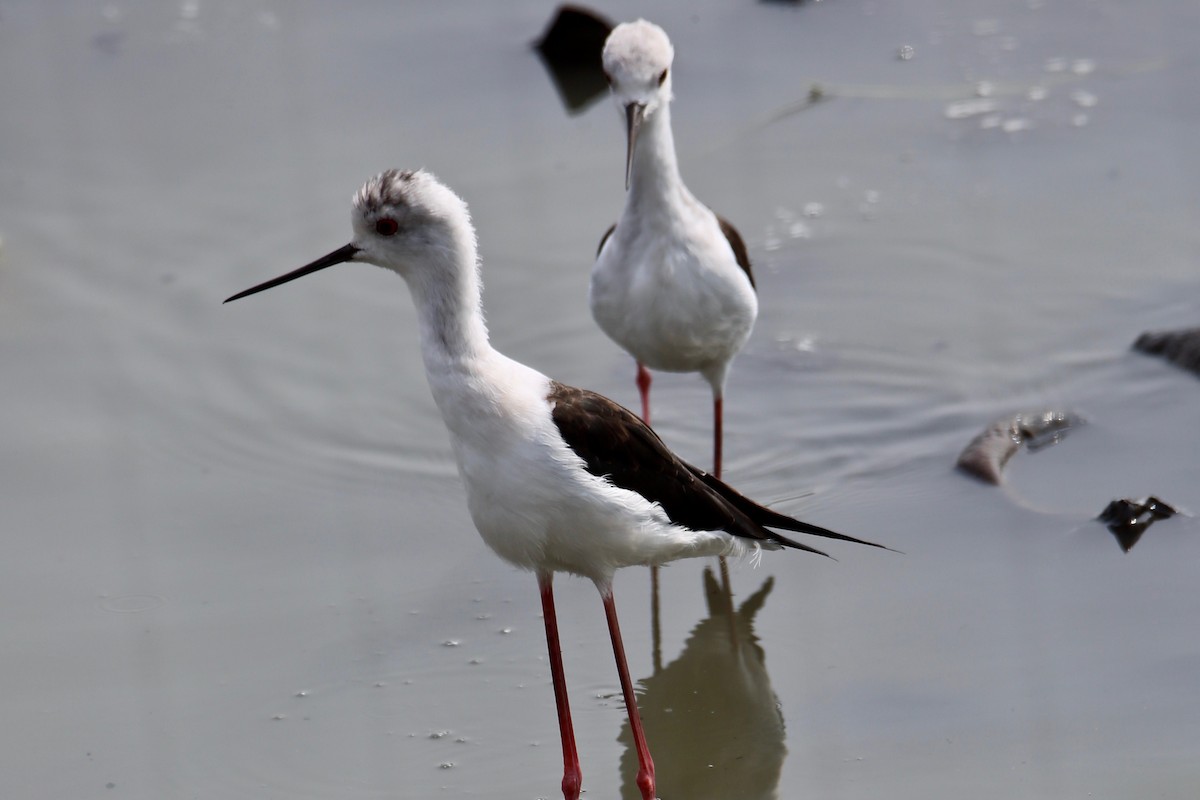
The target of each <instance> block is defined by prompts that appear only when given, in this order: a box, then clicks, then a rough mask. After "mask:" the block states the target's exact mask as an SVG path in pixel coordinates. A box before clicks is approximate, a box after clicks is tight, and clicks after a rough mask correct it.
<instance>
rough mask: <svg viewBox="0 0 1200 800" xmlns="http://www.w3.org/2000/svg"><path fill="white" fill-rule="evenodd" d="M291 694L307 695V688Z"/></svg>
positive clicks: (295, 695)
mask: <svg viewBox="0 0 1200 800" xmlns="http://www.w3.org/2000/svg"><path fill="white" fill-rule="evenodd" d="M292 696H293V697H308V690H307V689H301V690H300V691H298V692H296V693H295V694H294V695H292Z"/></svg>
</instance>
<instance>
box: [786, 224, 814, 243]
mask: <svg viewBox="0 0 1200 800" xmlns="http://www.w3.org/2000/svg"><path fill="white" fill-rule="evenodd" d="M788 236H790V237H792V238H793V239H811V238H812V230H811V229H810V228H809V227H808V226H807V225H805V224H804V223H803V222H801V221H800V220H796V221H795V222H793V223H792V224H791V225H789V226H788Z"/></svg>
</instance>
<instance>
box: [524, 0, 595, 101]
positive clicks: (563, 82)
mask: <svg viewBox="0 0 1200 800" xmlns="http://www.w3.org/2000/svg"><path fill="white" fill-rule="evenodd" d="M612 29H613V25H612V23H611V22H609V21H608V20H606V19H605V18H604V17H602V16H600V15H599V14H597V13H596V12H594V11H592V10H590V9H587V8H584V7H582V6H573V5H562V6H559V7H558V12H557V13H556V14H555V16H554V19H553V20H552V21H551V22H550V25H549V26H548V27H547V28H546V32H545V33H543V34H542V37H541V38H540V39H538V40H537V41H536V42H534V43H533V48H534V49H535V50H537V51H538V55H539V56H541V59H542V63H543V64H545V65H546V70H547V71H548V72H549V73H550V78H551V80H552V81H553V82H554V87H555V89H557V90H558V96H559V98H560V99H561V100H562V102H563V105H564V106H566V107H567V111H568V112H570V113H572V114H577V113H579V112H580V111H582V110H583V109H584V108H586V107H587V106H588V105H590V104H591V103H592V102H593V101H594V100H595V99H596V98H598V97H600V96H601V95H602V94H604V93H605V92H606V91H607V90H608V80H607V79H606V78H605V77H604V67H603V64H602V63H601V53H602V52H603V51H604V41H605V40H606V39H607V38H608V34H609V33H611V32H612Z"/></svg>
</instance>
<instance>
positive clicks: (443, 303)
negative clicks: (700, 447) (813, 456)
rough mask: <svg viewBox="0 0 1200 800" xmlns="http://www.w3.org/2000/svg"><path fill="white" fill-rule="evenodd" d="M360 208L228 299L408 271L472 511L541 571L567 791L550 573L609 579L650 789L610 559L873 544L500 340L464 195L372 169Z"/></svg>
mask: <svg viewBox="0 0 1200 800" xmlns="http://www.w3.org/2000/svg"><path fill="white" fill-rule="evenodd" d="M352 222H353V227H354V238H353V240H352V241H351V242H350V244H347V245H345V246H344V247H342V248H340V249H338V250H335V251H333V252H332V253H329V254H328V255H326V256H324V257H322V258H319V259H317V260H316V261H314V262H312V263H311V264H308V265H307V266H304V267H301V268H300V269H297V270H294V271H293V272H289V273H287V274H286V275H283V276H281V277H278V278H275V279H274V280H270V281H267V282H265V283H261V284H259V285H257V286H255V287H253V288H251V289H247V290H246V291H244V292H240V293H238V294H236V295H234V296H233V297H230V298H229V300H236V299H238V298H241V297H245V296H247V295H250V294H254V293H255V292H260V291H262V290H264V289H269V288H271V287H273V286H278V285H280V284H282V283H286V282H288V281H291V280H294V279H296V278H299V277H301V276H302V275H307V274H309V273H312V272H316V271H317V270H320V269H324V268H326V267H330V266H333V265H334V264H339V263H342V262H347V261H362V262H366V263H370V264H376V265H378V266H381V267H385V268H387V269H390V270H392V271H394V272H396V273H398V274H399V275H400V276H401V277H402V278H404V279H405V281H406V282H407V284H408V287H409V290H410V291H411V293H412V295H413V301H414V304H415V306H416V310H417V318H418V321H419V328H420V342H421V353H422V356H423V358H424V362H425V371H426V375H427V377H428V380H429V386H430V389H431V390H432V393H433V397H434V400H435V402H436V403H437V405H438V408H439V410H440V411H441V414H442V418H443V420H445V423H446V427H447V428H448V429H449V431H450V439H451V442H452V444H453V448H454V454H455V457H456V460H457V462H458V469H459V473H460V474H461V476H462V479H463V483H464V484H465V485H466V489H467V504H468V507H469V509H470V512H471V518H472V519H473V520H474V522H475V526H476V527H477V528H478V529H479V532H480V534H481V535H482V536H483V539H484V541H485V542H487V544H488V545H489V546H490V547H491V548H492V549H493V550H494V551H495V552H496V553H497V554H498V555H499V556H500V557H501V558H504V559H505V560H507V561H509V562H510V563H512V564H515V565H516V566H518V567H521V568H524V569H528V570H530V571H532V572H533V573H535V574H536V575H537V580H538V585H539V587H540V589H541V599H542V607H543V611H544V617H545V624H546V640H547V646H548V648H549V652H550V666H551V673H552V678H553V683H554V695H555V701H556V704H557V708H558V720H559V727H560V732H561V735H562V746H563V763H564V768H563V773H564V774H563V783H562V786H563V794H564V796H565V797H566V798H567V800H575V798H578V797H579V791H580V782H581V773H580V770H579V757H578V755H577V753H576V748H575V737H574V732H573V728H572V725H571V712H570V707H569V704H568V702H567V689H566V679H565V677H564V674H563V665H562V654H561V648H560V646H559V638H558V626H557V621H556V617H555V609H554V595H553V589H552V583H551V581H552V577H553V575H554V573H555V572H569V573H573V574H575V575H580V576H583V577H586V578H591V579H592V581H593V582H594V583H595V584H596V587H597V588H598V589H599V591H600V596H601V598H602V600H603V603H604V611H605V615H606V617H607V619H608V627H609V633H610V635H611V638H612V645H613V654H614V656H615V658H616V662H617V670H618V673H619V675H620V680H621V691H622V693H623V694H624V699H625V705H626V708H627V710H628V713H629V722H630V728H631V730H632V732H633V737H634V741H635V743H636V749H637V753H638V760H639V765H640V766H639V771H638V786H639V787H640V788H641V791H642V795H643V797H644V798H646V799H647V800H650V799H651V798H653V797H654V764H653V761H652V760H651V758H650V751H649V749H648V748H647V746H646V741H645V736H644V735H643V733H642V726H641V722H640V719H639V715H638V708H637V699H636V697H635V695H634V690H633V683H632V681H631V679H630V677H629V668H628V666H627V665H626V661H625V653H624V646H623V645H622V643H621V633H620V629H619V627H618V624H617V612H616V606H615V605H614V602H613V593H612V577H613V573H614V571H615V570H617V569H618V568H620V567H627V566H632V565H638V564H659V563H663V562H666V561H670V560H673V559H678V558H685V557H689V556H712V555H730V556H740V555H751V556H757V554H758V553H759V552H760V550H762V549H768V550H774V549H778V548H780V547H784V546H787V547H796V548H799V549H801V550H808V551H810V552H820V551H817V550H814V549H813V548H811V547H809V546H807V545H804V544H801V543H799V542H796V541H793V540H792V539H789V538H787V537H785V536H783V535H781V534H779V533H776V532H774V531H772V530H769V529H768V526H769V527H774V528H782V529H784V530H789V531H798V532H801V533H808V534H814V535H816V536H824V537H828V538H834V539H842V540H846V541H851V542H857V543H859V544H870V543H869V542H863V541H861V540H859V539H854V538H853V537H850V536H845V535H843V534H839V533H834V532H833V531H829V530H826V529H825V528H821V527H818V526H816V525H810V524H808V523H805V522H801V521H799V520H795V519H792V518H791V517H787V516H784V515H783V514H779V513H777V512H774V511H771V510H769V509H767V508H764V507H762V506H760V505H758V504H756V503H754V502H753V501H751V500H749V499H747V498H746V497H744V496H742V495H741V494H739V493H738V492H736V491H735V490H733V489H732V488H730V487H729V486H727V485H725V484H724V483H722V482H721V481H720V480H718V479H717V478H716V477H714V476H712V475H709V474H707V473H705V472H703V471H701V470H699V469H696V468H695V467H692V466H689V465H688V464H685V463H684V462H683V461H681V460H680V459H679V458H677V457H676V456H675V455H674V454H672V453H671V451H670V450H668V449H667V447H666V446H665V445H664V444H663V443H662V441H661V440H660V439H659V438H658V436H656V435H655V434H654V432H653V431H651V430H650V428H649V427H647V426H646V425H645V424H644V423H643V422H642V421H641V420H640V419H638V418H637V416H636V415H634V414H633V413H632V412H630V411H627V410H626V409H624V408H622V407H621V406H619V405H617V404H616V403H614V402H612V401H611V400H608V399H606V398H604V397H601V396H600V395H598V394H594V393H592V392H589V391H586V390H583V389H576V388H573V387H570V386H565V385H563V384H561V383H558V382H556V381H553V380H551V379H550V378H547V377H546V376H545V375H542V374H541V373H539V372H537V371H535V370H533V369H531V368H529V367H527V366H525V365H523V364H520V363H518V362H516V361H513V360H512V359H510V358H507V357H506V356H504V355H502V354H501V353H499V352H498V351H496V350H495V349H494V348H493V347H492V346H491V344H490V343H489V341H488V334H487V328H486V327H485V325H484V321H483V313H482V308H481V283H480V277H479V266H478V256H477V249H476V241H475V230H474V228H473V227H472V225H471V219H470V216H469V214H468V211H467V206H466V204H465V203H464V202H463V201H462V200H461V199H459V197H458V196H457V195H456V194H454V192H452V191H451V190H450V189H449V188H447V187H446V186H445V185H443V184H442V183H440V182H439V181H438V180H437V179H436V178H434V177H433V175H431V174H429V173H428V172H424V171H415V172H401V171H397V170H389V171H387V172H384V173H382V174H380V175H378V176H376V177H375V178H372V179H371V180H369V181H368V182H367V183H366V184H365V185H364V186H363V187H362V188H361V189H360V190H359V191H358V193H357V194H356V195H355V197H354V209H353V214H352ZM229 300H227V301H226V302H229ZM875 546H878V545H875Z"/></svg>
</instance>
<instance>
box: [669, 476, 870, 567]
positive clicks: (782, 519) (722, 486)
mask: <svg viewBox="0 0 1200 800" xmlns="http://www.w3.org/2000/svg"><path fill="white" fill-rule="evenodd" d="M688 469H690V470H691V471H692V474H693V475H695V476H696V477H697V478H699V479H700V480H701V481H702V482H703V483H704V484H705V485H706V486H708V487H709V488H710V489H712V490H713V491H715V492H716V493H717V494H719V495H721V497H723V498H725V500H726V502H728V503H729V504H730V505H732V506H733V507H734V508H736V509H737V510H738V511H741V512H742V513H743V514H745V515H746V516H747V517H749V518H750V519H751V520H753V521H754V522H756V523H758V524H759V525H762V526H763V527H766V528H783V529H784V530H785V531H796V532H797V533H809V534H812V535H813V536H824V537H825V538H826V539H840V540H841V541H843V542H854V543H855V544H865V545H867V546H869V547H879V548H882V549H883V550H890V549H891V548H890V547H885V546H884V545H881V544H876V543H875V542H868V541H866V540H865V539H856V538H854V537H853V536H847V535H846V534H844V533H838V532H836V531H831V530H829V529H827V528H822V527H820V526H819V525H813V524H812V523H809V522H803V521H801V520H798V519H796V518H795V517H789V516H788V515H786V514H780V513H779V512H778V511H772V510H771V509H769V508H767V507H766V506H760V505H759V504H758V503H756V502H754V501H753V500H751V499H750V498H749V497H746V495H744V494H742V493H741V492H739V491H738V490H737V489H734V488H733V487H732V486H730V485H729V484H727V483H725V482H724V481H722V480H721V479H720V478H717V477H715V476H713V475H710V474H709V473H707V472H705V471H704V470H701V469H697V468H696V467H693V466H691V465H688Z"/></svg>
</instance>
